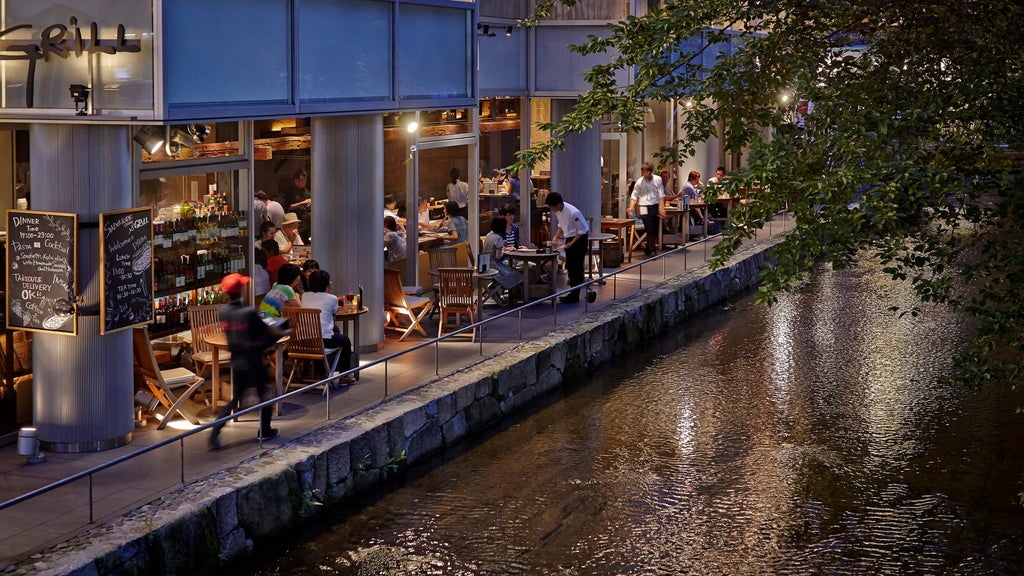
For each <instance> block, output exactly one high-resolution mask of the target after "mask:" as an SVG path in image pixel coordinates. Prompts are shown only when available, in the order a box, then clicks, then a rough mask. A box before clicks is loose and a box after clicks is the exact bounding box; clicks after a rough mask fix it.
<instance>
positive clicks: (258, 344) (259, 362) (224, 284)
mask: <svg viewBox="0 0 1024 576" xmlns="http://www.w3.org/2000/svg"><path fill="white" fill-rule="evenodd" d="M248 283H249V277H248V276H243V275H242V274H238V273H237V272H236V273H233V274H228V275H227V276H225V277H224V279H223V280H221V281H220V286H221V289H222V290H223V291H224V293H225V294H227V295H228V297H229V298H231V301H230V302H228V303H227V304H225V305H224V306H223V307H222V308H221V310H220V323H221V327H223V329H224V334H225V336H227V340H228V351H230V352H231V371H232V376H231V390H232V397H231V402H229V403H228V404H227V406H224V408H222V409H221V411H220V412H219V413H218V414H217V418H218V419H219V418H224V417H226V416H229V415H230V414H231V413H232V412H233V411H234V410H235V409H236V408H238V406H239V404H240V403H241V400H242V396H243V395H244V394H245V391H246V390H247V389H248V388H255V389H256V392H257V394H259V397H260V402H266V401H267V400H270V399H271V398H273V396H272V392H271V390H270V386H269V385H268V382H267V379H268V378H267V368H266V366H265V364H264V362H263V359H264V358H265V357H266V352H267V350H268V349H272V348H273V347H274V344H275V342H277V339H278V338H280V337H282V336H287V335H288V334H291V332H292V331H291V330H281V329H280V328H277V327H276V326H269V325H267V324H266V323H264V322H263V319H262V318H260V316H259V314H257V313H256V309H255V308H253V307H251V306H246V305H245V304H243V303H242V293H243V292H244V291H245V285H246V284H248ZM272 411H273V408H272V407H271V406H265V407H264V408H263V409H261V410H260V431H259V434H258V436H257V438H259V439H261V440H271V439H273V438H277V436H278V434H279V432H278V430H277V428H271V427H270V417H271V416H272ZM223 428H224V423H223V422H221V423H220V424H218V425H216V426H214V427H213V429H212V430H211V434H210V449H212V450H219V449H220V440H219V437H220V431H221V430H222V429H223Z"/></svg>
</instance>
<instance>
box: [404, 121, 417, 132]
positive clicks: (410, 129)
mask: <svg viewBox="0 0 1024 576" xmlns="http://www.w3.org/2000/svg"><path fill="white" fill-rule="evenodd" d="M419 129H420V123H419V122H417V121H415V120H410V121H409V123H408V124H406V125H405V131H406V132H408V133H409V134H412V133H413V132H415V131H417V130H419Z"/></svg>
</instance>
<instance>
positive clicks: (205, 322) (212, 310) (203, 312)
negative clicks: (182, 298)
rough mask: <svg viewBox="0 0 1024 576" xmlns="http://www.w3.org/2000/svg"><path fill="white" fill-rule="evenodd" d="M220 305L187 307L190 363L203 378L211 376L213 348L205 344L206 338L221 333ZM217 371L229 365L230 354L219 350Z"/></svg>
mask: <svg viewBox="0 0 1024 576" xmlns="http://www.w3.org/2000/svg"><path fill="white" fill-rule="evenodd" d="M220 309H221V305H220V304H208V305H205V306H189V308H188V324H189V327H190V328H191V330H192V362H194V363H195V366H196V374H198V375H200V376H202V377H203V378H208V377H211V376H212V375H213V372H212V370H213V368H214V366H213V347H212V346H210V345H209V344H207V343H206V337H207V336H210V335H211V334H217V333H220V332H223V331H224V329H223V328H221V326H220ZM217 363H218V364H219V366H217V369H218V370H221V369H223V368H226V367H227V366H230V365H231V353H230V352H228V351H227V350H221V352H220V355H219V356H218V358H217Z"/></svg>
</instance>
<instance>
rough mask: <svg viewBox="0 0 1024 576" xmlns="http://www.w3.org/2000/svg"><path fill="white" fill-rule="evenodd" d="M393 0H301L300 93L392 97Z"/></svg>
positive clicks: (315, 96) (327, 97)
mask: <svg viewBox="0 0 1024 576" xmlns="http://www.w3.org/2000/svg"><path fill="white" fill-rule="evenodd" d="M391 13H392V4H391V3H389V2H380V1H377V0H299V3H298V18H299V70H298V76H299V99H300V100H303V101H310V100H330V99H367V98H374V99H388V98H391Z"/></svg>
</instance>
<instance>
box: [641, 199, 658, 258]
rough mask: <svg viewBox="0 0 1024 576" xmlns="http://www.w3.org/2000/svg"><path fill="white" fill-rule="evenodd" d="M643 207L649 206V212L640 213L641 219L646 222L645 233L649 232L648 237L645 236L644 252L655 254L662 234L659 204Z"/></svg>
mask: <svg viewBox="0 0 1024 576" xmlns="http://www.w3.org/2000/svg"><path fill="white" fill-rule="evenodd" d="M641 208H647V214H643V212H641V215H640V220H641V221H643V223H644V233H645V234H647V237H646V238H644V254H653V253H654V250H655V247H656V245H657V242H658V238H659V237H660V236H661V234H660V232H661V216H658V205H657V204H653V205H651V206H645V207H644V206H642V207H641Z"/></svg>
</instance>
